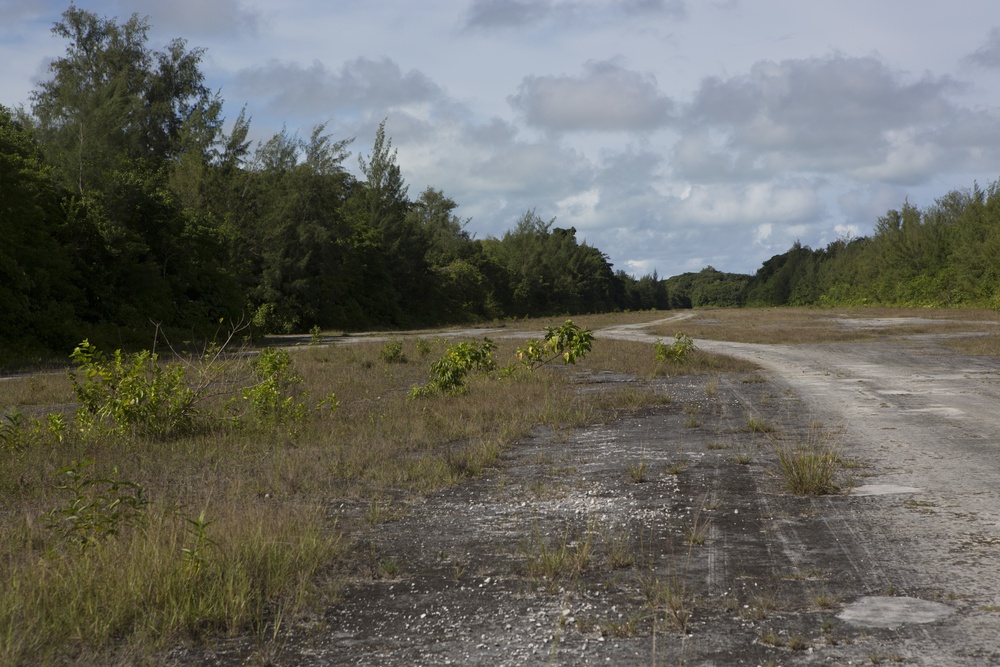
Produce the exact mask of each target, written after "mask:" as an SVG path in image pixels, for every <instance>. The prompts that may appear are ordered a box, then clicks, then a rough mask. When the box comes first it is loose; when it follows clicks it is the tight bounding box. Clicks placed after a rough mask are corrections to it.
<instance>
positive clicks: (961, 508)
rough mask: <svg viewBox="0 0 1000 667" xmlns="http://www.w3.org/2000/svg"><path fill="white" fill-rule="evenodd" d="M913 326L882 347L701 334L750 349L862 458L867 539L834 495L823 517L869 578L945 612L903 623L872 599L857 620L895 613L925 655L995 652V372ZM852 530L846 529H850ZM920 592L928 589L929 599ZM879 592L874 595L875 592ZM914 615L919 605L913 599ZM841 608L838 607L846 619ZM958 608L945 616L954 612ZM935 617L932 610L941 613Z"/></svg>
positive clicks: (962, 659) (973, 656)
mask: <svg viewBox="0 0 1000 667" xmlns="http://www.w3.org/2000/svg"><path fill="white" fill-rule="evenodd" d="M943 338H944V336H935V335H923V336H913V337H907V338H904V339H901V340H891V341H887V342H882V343H865V344H857V343H851V344H837V345H800V346H787V345H786V346H765V345H741V344H737V343H724V342H714V341H702V342H701V345H702V347H703V348H705V349H707V350H710V351H716V352H723V353H726V354H731V355H735V356H740V357H744V358H747V359H751V360H753V361H755V362H757V363H759V364H760V365H762V366H763V367H765V368H766V369H768V370H769V371H770V373H771V374H772V376H773V377H774V378H775V379H776V381H778V382H781V383H782V384H784V385H786V386H787V387H788V388H789V389H790V390H792V391H793V392H795V394H796V395H797V396H799V397H801V399H802V402H803V410H805V411H807V412H808V413H809V414H810V415H814V416H815V417H816V418H818V419H821V420H822V421H824V422H825V423H827V424H828V425H836V426H838V427H840V428H841V429H842V442H843V445H844V449H845V454H846V455H847V456H850V457H854V458H857V459H859V460H862V461H865V462H866V463H868V464H869V465H870V466H871V473H872V474H873V476H872V477H870V478H868V479H866V480H864V484H863V485H862V486H860V487H858V488H856V489H854V490H853V492H852V493H853V495H855V496H867V497H868V498H869V499H870V500H869V506H868V507H867V512H866V516H865V521H866V522H867V523H868V524H869V525H868V530H869V531H870V538H869V539H864V540H862V539H860V538H859V536H858V535H857V530H858V529H857V526H856V525H855V524H854V523H853V522H852V521H851V520H850V517H849V516H844V515H843V513H842V512H841V511H839V509H840V508H839V507H838V505H839V504H841V499H840V498H830V499H828V500H827V501H826V503H825V504H827V505H828V507H827V508H821V509H820V511H821V512H823V513H827V516H828V517H829V523H830V526H831V531H832V533H833V534H834V536H835V539H837V540H838V541H843V542H845V543H850V542H852V541H853V542H856V543H859V544H860V545H861V546H863V547H864V550H863V551H861V552H859V553H857V554H854V555H852V559H853V560H855V562H856V571H857V576H858V577H859V579H860V581H862V582H863V585H865V586H866V587H867V588H869V589H872V590H878V589H883V590H890V591H892V592H894V593H896V594H897V595H898V594H899V593H900V592H909V591H912V592H913V594H914V595H916V596H917V597H918V598H920V599H926V598H928V597H930V598H935V599H938V600H940V601H941V602H943V603H944V604H945V605H946V608H942V609H940V611H941V612H942V614H944V615H946V617H938V616H936V615H935V614H933V613H932V614H930V616H929V617H928V618H926V619H925V618H924V617H918V618H917V619H916V620H930V621H933V622H931V623H930V624H929V625H926V626H917V627H909V626H910V625H911V621H912V620H913V619H912V618H910V617H908V616H907V615H906V614H905V613H897V612H896V611H895V609H900V610H901V612H902V611H905V609H906V605H905V604H903V605H893V604H891V603H892V599H889V600H888V602H889V603H890V604H882V605H880V606H878V607H877V608H876V607H873V609H875V613H874V614H873V616H872V617H871V618H867V617H866V616H865V615H864V614H861V613H860V611H863V610H859V612H858V613H857V614H855V616H859V617H860V618H859V621H860V622H867V623H870V624H881V625H887V624H892V623H896V622H898V623H899V624H900V628H901V629H900V630H899V632H900V634H901V636H903V637H905V639H906V641H905V643H904V646H905V648H906V652H904V653H901V655H910V656H912V657H913V658H914V660H915V661H916V659H917V658H919V659H920V660H919V662H920V663H921V664H940V665H945V664H949V665H950V664H994V663H997V662H1000V657H998V656H1000V654H998V650H1000V614H998V611H1000V375H998V374H1000V368H998V366H997V363H996V362H995V360H987V359H981V358H972V357H962V356H959V355H957V354H956V353H955V352H953V351H952V350H950V349H949V348H946V347H944V346H943V345H941V342H942V340H943ZM852 537H853V538H855V539H851V538H852ZM928 593H930V595H928ZM883 602H884V601H883ZM911 607H912V608H913V609H914V610H916V611H919V612H921V613H925V612H926V607H927V606H926V605H921V604H919V603H913V604H912V605H911ZM849 611H850V609H849V610H848V611H847V612H844V613H842V614H841V617H845V616H846V617H848V618H853V616H852V615H851V614H850V613H848V612H849ZM952 612H954V613H952ZM939 618H940V620H939Z"/></svg>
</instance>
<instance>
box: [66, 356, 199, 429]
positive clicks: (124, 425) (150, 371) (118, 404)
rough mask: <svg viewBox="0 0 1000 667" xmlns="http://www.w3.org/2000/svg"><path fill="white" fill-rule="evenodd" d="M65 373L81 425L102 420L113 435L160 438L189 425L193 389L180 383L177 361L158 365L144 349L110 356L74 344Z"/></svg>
mask: <svg viewBox="0 0 1000 667" xmlns="http://www.w3.org/2000/svg"><path fill="white" fill-rule="evenodd" d="M70 359H72V360H73V362H74V363H75V364H76V370H71V371H70V372H69V377H70V382H71V383H72V386H73V393H74V394H76V398H77V400H78V401H79V403H80V408H79V410H78V411H77V421H78V424H79V426H80V427H81V428H82V429H84V430H89V429H91V428H94V427H96V426H99V425H102V424H103V425H104V427H105V428H107V430H109V431H111V432H113V433H116V434H119V435H140V436H147V437H153V438H165V437H169V436H174V435H179V434H183V433H186V432H189V431H191V430H192V428H193V425H194V421H195V417H196V414H197V412H196V410H195V407H194V403H195V399H196V398H197V394H196V392H195V391H194V390H192V389H191V388H189V387H188V386H187V384H186V378H185V369H184V366H182V365H180V364H160V363H159V362H158V355H156V354H155V353H153V352H150V351H149V350H143V351H142V352H137V353H135V354H122V351H121V350H115V352H114V354H113V355H112V356H111V358H110V359H109V358H107V356H106V355H105V354H104V353H103V352H101V351H100V350H98V349H97V348H96V347H94V346H93V345H91V344H90V342H89V341H88V340H84V341H83V342H82V343H80V344H79V345H78V346H77V347H76V348H75V349H74V350H73V353H72V354H71V355H70Z"/></svg>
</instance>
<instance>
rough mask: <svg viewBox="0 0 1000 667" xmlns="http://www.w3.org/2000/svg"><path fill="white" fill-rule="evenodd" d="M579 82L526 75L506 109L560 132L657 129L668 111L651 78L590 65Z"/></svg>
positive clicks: (605, 64)
mask: <svg viewBox="0 0 1000 667" xmlns="http://www.w3.org/2000/svg"><path fill="white" fill-rule="evenodd" d="M584 69H585V72H584V74H583V76H581V77H569V76H529V77H526V78H525V79H524V81H523V82H522V83H521V86H520V88H519V89H518V92H517V94H516V95H512V96H511V97H509V98H508V102H509V103H510V105H511V106H512V107H513V108H514V109H516V110H518V111H520V112H521V113H523V114H524V117H525V120H526V121H527V122H528V124H529V125H533V126H535V127H539V128H542V129H545V130H550V131H555V132H564V131H586V130H597V131H644V130H652V129H656V128H658V127H662V126H663V125H665V124H666V123H667V122H669V120H670V116H671V112H672V111H673V108H674V103H673V101H671V100H670V98H669V97H666V96H664V95H661V94H660V93H659V90H658V89H657V85H656V79H655V78H654V77H653V76H651V75H644V74H640V73H639V72H633V71H630V70H626V69H624V68H622V67H620V66H618V65H617V64H615V63H612V62H590V63H587V65H586V66H585V68H584Z"/></svg>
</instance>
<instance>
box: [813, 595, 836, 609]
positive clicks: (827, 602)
mask: <svg viewBox="0 0 1000 667" xmlns="http://www.w3.org/2000/svg"><path fill="white" fill-rule="evenodd" d="M813 603H814V604H815V605H816V606H817V607H819V608H820V609H830V608H831V607H834V606H836V604H837V598H835V597H833V596H832V595H827V594H826V593H820V594H819V595H817V596H816V597H814V598H813Z"/></svg>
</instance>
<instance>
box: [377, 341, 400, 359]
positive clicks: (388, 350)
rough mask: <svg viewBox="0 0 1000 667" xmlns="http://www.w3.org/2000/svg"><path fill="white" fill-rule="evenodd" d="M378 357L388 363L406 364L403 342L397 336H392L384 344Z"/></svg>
mask: <svg viewBox="0 0 1000 667" xmlns="http://www.w3.org/2000/svg"><path fill="white" fill-rule="evenodd" d="M378 358H379V359H380V360H381V361H383V362H385V363H387V364H405V363H406V355H405V354H403V342H402V341H400V340H398V339H396V338H390V339H389V340H387V341H386V342H385V344H384V345H383V346H382V349H381V351H379V353H378Z"/></svg>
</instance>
